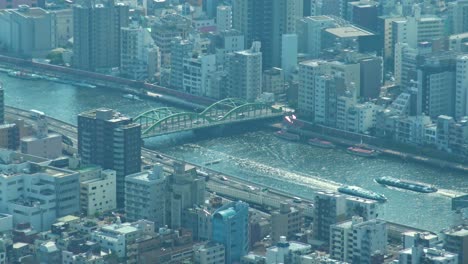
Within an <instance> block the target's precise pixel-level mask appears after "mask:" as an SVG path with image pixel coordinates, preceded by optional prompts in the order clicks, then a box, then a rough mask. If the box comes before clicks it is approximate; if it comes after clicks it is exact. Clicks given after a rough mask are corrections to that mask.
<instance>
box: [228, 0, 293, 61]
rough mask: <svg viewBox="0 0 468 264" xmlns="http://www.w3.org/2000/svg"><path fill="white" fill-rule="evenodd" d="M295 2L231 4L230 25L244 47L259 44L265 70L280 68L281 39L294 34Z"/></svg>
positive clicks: (264, 0) (241, 0)
mask: <svg viewBox="0 0 468 264" xmlns="http://www.w3.org/2000/svg"><path fill="white" fill-rule="evenodd" d="M295 17H296V8H295V1H288V0H277V1H271V0H234V1H233V3H232V25H233V28H234V29H237V30H239V31H240V32H241V33H242V34H244V37H245V46H246V47H249V46H250V45H252V42H253V41H260V42H261V43H262V50H261V51H262V56H263V65H264V68H265V69H267V68H271V67H281V49H282V48H281V46H282V41H281V37H282V35H283V34H288V33H294V32H295V25H296V21H295Z"/></svg>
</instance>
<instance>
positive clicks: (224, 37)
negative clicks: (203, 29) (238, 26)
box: [211, 29, 245, 69]
mask: <svg viewBox="0 0 468 264" xmlns="http://www.w3.org/2000/svg"><path fill="white" fill-rule="evenodd" d="M211 44H212V46H213V48H212V49H213V50H214V52H215V53H216V64H218V66H222V67H223V68H224V69H226V68H227V67H226V66H227V65H225V64H226V56H227V54H229V53H232V52H235V51H240V50H244V49H245V48H244V35H242V33H240V32H239V31H237V30H235V29H230V30H226V31H222V32H219V33H218V34H213V35H211Z"/></svg>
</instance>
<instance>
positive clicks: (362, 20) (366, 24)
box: [347, 0, 379, 32]
mask: <svg viewBox="0 0 468 264" xmlns="http://www.w3.org/2000/svg"><path fill="white" fill-rule="evenodd" d="M378 8H379V3H377V2H376V1H372V0H361V1H356V2H349V3H348V14H347V19H348V20H349V21H351V22H352V23H353V24H355V25H358V26H359V27H362V28H365V29H367V30H371V31H373V32H375V31H376V30H377V16H378V14H379V10H378Z"/></svg>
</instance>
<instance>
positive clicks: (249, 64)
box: [228, 41, 262, 101]
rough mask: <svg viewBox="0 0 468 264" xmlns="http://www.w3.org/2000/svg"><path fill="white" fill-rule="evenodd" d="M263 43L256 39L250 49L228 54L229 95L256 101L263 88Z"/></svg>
mask: <svg viewBox="0 0 468 264" xmlns="http://www.w3.org/2000/svg"><path fill="white" fill-rule="evenodd" d="M260 47H261V43H260V42H258V41H254V42H253V43H252V47H251V48H250V49H248V50H243V51H236V52H234V53H231V54H229V56H228V58H229V59H228V62H229V63H228V74H229V76H228V78H229V89H228V96H229V97H237V98H242V99H245V100H247V101H255V100H256V99H257V97H258V96H259V95H260V93H261V90H262V52H261V51H260Z"/></svg>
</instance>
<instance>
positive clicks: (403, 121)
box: [395, 115, 435, 145]
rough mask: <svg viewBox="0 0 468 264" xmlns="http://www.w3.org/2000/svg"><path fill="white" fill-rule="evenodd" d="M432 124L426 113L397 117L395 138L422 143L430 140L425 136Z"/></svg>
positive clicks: (427, 134)
mask: <svg viewBox="0 0 468 264" xmlns="http://www.w3.org/2000/svg"><path fill="white" fill-rule="evenodd" d="M433 125H434V124H433V123H432V120H431V118H430V117H429V116H426V115H420V116H408V117H402V118H399V119H397V120H396V124H395V140H397V141H400V142H403V143H409V144H417V145H422V144H424V143H426V142H427V140H431V138H427V137H428V136H429V135H430V133H429V132H428V129H429V128H432V127H433ZM434 136H435V135H434Z"/></svg>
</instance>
